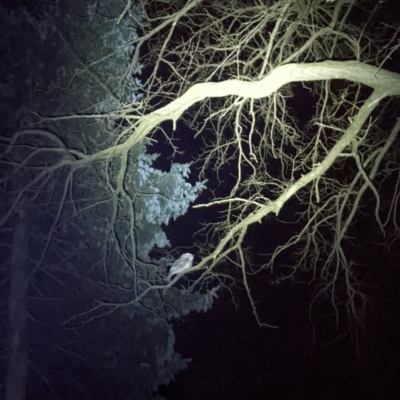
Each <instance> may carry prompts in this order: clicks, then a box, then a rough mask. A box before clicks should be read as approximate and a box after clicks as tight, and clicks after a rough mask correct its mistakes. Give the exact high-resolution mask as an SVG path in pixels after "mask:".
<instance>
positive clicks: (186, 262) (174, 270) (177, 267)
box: [166, 253, 194, 281]
mask: <svg viewBox="0 0 400 400" xmlns="http://www.w3.org/2000/svg"><path fill="white" fill-rule="evenodd" d="M193 258H194V255H193V254H191V253H185V254H182V255H181V256H180V257H179V258H178V259H177V260H175V261H174V263H173V264H172V266H171V269H170V270H169V273H168V276H167V278H166V279H167V281H170V280H171V278H172V276H173V275H179V274H181V273H183V272H186V271H188V270H190V268H192V265H193Z"/></svg>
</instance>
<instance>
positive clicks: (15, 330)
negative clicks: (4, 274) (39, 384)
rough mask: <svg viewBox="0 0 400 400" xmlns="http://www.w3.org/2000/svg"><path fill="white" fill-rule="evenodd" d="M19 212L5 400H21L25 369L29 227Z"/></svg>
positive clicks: (13, 267) (11, 268)
mask: <svg viewBox="0 0 400 400" xmlns="http://www.w3.org/2000/svg"><path fill="white" fill-rule="evenodd" d="M24 214H25V213H23V212H20V219H19V220H18V222H17V224H16V226H15V228H14V234H13V244H12V257H11V267H10V294H9V309H8V310H9V360H8V370H7V380H6V392H7V400H24V399H25V395H26V374H27V370H28V341H27V335H26V318H27V304H26V292H27V289H28V285H29V268H28V260H29V255H28V252H29V251H28V250H29V249H28V224H27V221H26V219H25V218H24V217H25V215H24Z"/></svg>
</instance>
